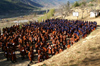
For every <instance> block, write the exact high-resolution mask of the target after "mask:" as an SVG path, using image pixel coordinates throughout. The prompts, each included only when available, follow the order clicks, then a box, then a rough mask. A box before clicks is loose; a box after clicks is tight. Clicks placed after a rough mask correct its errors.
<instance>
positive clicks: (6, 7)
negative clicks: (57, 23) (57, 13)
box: [0, 0, 42, 14]
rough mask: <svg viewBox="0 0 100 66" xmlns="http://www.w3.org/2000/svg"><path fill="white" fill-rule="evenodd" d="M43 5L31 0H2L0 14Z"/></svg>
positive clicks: (0, 1) (0, 0)
mask: <svg viewBox="0 0 100 66" xmlns="http://www.w3.org/2000/svg"><path fill="white" fill-rule="evenodd" d="M38 7H42V5H40V4H38V3H35V2H33V1H31V0H0V14H2V13H6V12H7V13H9V12H10V11H16V10H30V9H37V8H38Z"/></svg>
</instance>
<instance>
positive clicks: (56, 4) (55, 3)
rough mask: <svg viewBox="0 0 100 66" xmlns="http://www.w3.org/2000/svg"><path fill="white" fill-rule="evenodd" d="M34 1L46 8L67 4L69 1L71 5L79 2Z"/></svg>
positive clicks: (64, 0)
mask: <svg viewBox="0 0 100 66" xmlns="http://www.w3.org/2000/svg"><path fill="white" fill-rule="evenodd" d="M32 1H33V2H36V3H39V4H41V5H43V6H44V7H51V6H58V5H61V4H63V3H67V1H69V2H70V3H73V2H75V1H78V0H32Z"/></svg>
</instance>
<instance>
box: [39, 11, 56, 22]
mask: <svg viewBox="0 0 100 66" xmlns="http://www.w3.org/2000/svg"><path fill="white" fill-rule="evenodd" d="M54 11H55V10H54V9H51V10H50V11H49V12H48V13H47V14H45V15H44V16H42V17H39V18H38V21H39V22H41V21H42V19H43V20H46V19H50V17H52V16H53V15H54Z"/></svg>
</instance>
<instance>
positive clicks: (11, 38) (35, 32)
mask: <svg viewBox="0 0 100 66" xmlns="http://www.w3.org/2000/svg"><path fill="white" fill-rule="evenodd" d="M96 27H97V23H96V22H88V21H79V20H67V19H66V20H65V19H48V20H46V21H43V22H41V23H37V22H34V23H32V22H31V23H30V24H26V25H22V28H20V26H19V25H13V26H11V27H9V28H8V27H7V28H4V29H3V35H0V46H1V47H2V51H4V56H5V57H6V58H7V60H9V59H10V60H11V61H12V62H16V54H15V51H20V55H21V57H22V60H23V59H24V58H27V57H29V60H30V63H32V60H34V55H35V53H37V54H38V62H42V61H44V60H46V59H48V58H50V57H51V56H53V55H56V54H58V53H60V52H62V51H63V50H64V49H67V48H69V47H70V46H72V45H73V44H74V43H75V42H78V41H79V40H80V38H85V37H86V36H87V35H88V34H89V33H90V32H92V31H94V30H95V29H96Z"/></svg>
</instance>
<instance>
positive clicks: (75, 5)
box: [73, 1, 81, 7]
mask: <svg viewBox="0 0 100 66" xmlns="http://www.w3.org/2000/svg"><path fill="white" fill-rule="evenodd" d="M80 5H81V4H79V3H78V2H77V1H76V2H75V3H74V4H73V7H78V6H80Z"/></svg>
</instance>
